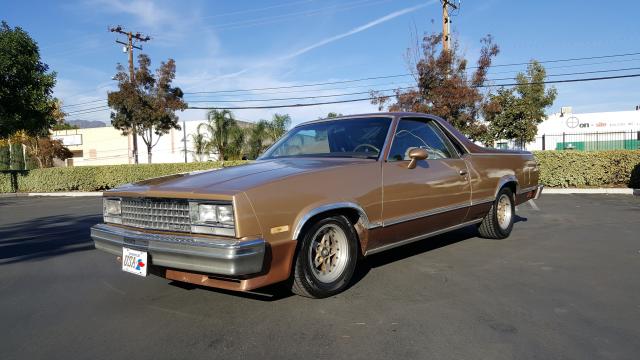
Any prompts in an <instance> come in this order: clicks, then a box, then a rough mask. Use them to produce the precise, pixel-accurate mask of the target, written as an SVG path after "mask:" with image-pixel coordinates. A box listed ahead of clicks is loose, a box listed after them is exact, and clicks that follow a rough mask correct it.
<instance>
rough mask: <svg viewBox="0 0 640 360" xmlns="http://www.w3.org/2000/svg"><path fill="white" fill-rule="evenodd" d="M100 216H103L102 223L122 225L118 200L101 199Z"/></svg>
mask: <svg viewBox="0 0 640 360" xmlns="http://www.w3.org/2000/svg"><path fill="white" fill-rule="evenodd" d="M102 214H103V216H104V222H110V223H116V224H122V217H121V215H122V207H121V206H120V199H109V198H105V199H103V200H102Z"/></svg>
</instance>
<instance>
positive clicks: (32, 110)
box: [0, 21, 56, 138]
mask: <svg viewBox="0 0 640 360" xmlns="http://www.w3.org/2000/svg"><path fill="white" fill-rule="evenodd" d="M0 49H2V51H0V138H7V137H9V136H10V135H11V134H13V133H15V132H16V131H19V130H25V131H26V132H27V133H29V134H30V135H48V130H49V129H50V128H51V127H52V126H53V124H54V123H55V119H54V118H53V117H52V116H51V113H52V108H53V106H54V101H53V99H52V95H51V94H52V91H53V87H54V85H55V83H56V73H55V72H48V71H49V66H48V65H47V64H45V63H43V62H42V61H41V60H40V51H39V49H38V45H37V44H36V42H35V41H34V40H33V39H32V38H31V37H30V36H29V34H28V33H27V32H25V31H24V30H22V28H20V27H15V28H11V27H9V25H8V24H7V23H6V22H5V21H2V23H0Z"/></svg>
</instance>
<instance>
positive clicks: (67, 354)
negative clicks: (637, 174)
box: [0, 195, 640, 359]
mask: <svg viewBox="0 0 640 360" xmlns="http://www.w3.org/2000/svg"><path fill="white" fill-rule="evenodd" d="M518 215H519V216H518V222H517V224H516V225H515V229H514V232H513V234H512V236H511V237H509V238H508V239H506V240H485V239H481V238H478V237H477V236H476V234H475V230H474V229H473V228H466V229H462V230H459V231H456V232H453V233H450V234H445V235H441V236H438V237H435V238H432V239H428V240H424V241H422V242H419V243H415V244H412V245H409V246H405V247H402V248H398V249H395V250H391V251H389V252H386V253H381V254H378V255H375V256H372V257H370V258H368V259H367V260H365V261H364V262H363V263H362V264H361V267H360V271H359V272H358V274H357V276H356V281H355V282H354V284H353V286H352V287H351V288H350V289H349V290H347V291H346V292H345V293H343V294H340V295H338V296H335V297H332V298H329V299H323V300H311V299H306V298H301V297H297V296H291V295H289V294H288V293H287V292H286V291H283V290H282V289H281V288H280V287H272V288H268V289H265V290H264V291H262V292H261V293H252V294H239V293H233V292H227V291H220V290H215V289H207V288H199V287H193V286H187V285H182V284H178V283H172V282H170V281H168V280H165V279H162V278H158V277H153V276H151V277H147V278H141V277H136V276H134V275H131V274H127V273H124V272H122V271H121V270H120V267H119V264H118V263H117V262H116V261H115V259H114V257H113V256H110V255H108V254H105V253H102V252H98V251H96V250H95V249H93V243H92V241H91V239H90V238H89V227H90V226H91V225H92V224H94V223H97V222H99V221H101V200H100V199H99V198H0V249H1V251H0V294H1V295H0V324H1V328H2V337H0V354H2V355H1V357H2V358H3V359H27V358H29V359H51V358H69V359H74V358H82V359H87V358H113V359H117V358H125V357H127V358H137V359H140V358H142V359H144V358H174V359H175V358H183V359H186V358H189V359H194V358H209V359H211V358H216V359H217V358H238V359H241V358H256V357H261V358H278V359H286V358H292V359H293V358H311V357H314V358H348V359H374V358H386V359H388V358H398V359H406V358H421V359H424V358H434V359H533V358H536V359H590V358H594V359H595V358H598V359H637V358H638V356H639V355H638V354H640V198H638V197H634V196H629V195H546V196H544V195H543V197H542V198H541V199H540V200H538V201H536V203H535V204H534V205H533V206H532V205H531V204H523V205H521V206H520V207H519V208H518Z"/></svg>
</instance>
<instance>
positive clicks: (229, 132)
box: [198, 110, 239, 161]
mask: <svg viewBox="0 0 640 360" xmlns="http://www.w3.org/2000/svg"><path fill="white" fill-rule="evenodd" d="M207 118H208V119H207V122H206V123H202V124H200V125H198V131H200V129H201V128H204V129H205V130H206V131H207V142H208V147H209V149H211V150H213V151H214V152H215V153H217V154H218V159H219V160H222V161H224V160H229V157H230V156H231V155H233V154H234V153H235V152H236V149H235V147H236V143H237V136H238V131H239V127H238V124H237V123H236V119H235V118H234V117H233V113H232V112H231V111H229V110H211V111H209V113H208V114H207Z"/></svg>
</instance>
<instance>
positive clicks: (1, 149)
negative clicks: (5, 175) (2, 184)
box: [0, 140, 11, 170]
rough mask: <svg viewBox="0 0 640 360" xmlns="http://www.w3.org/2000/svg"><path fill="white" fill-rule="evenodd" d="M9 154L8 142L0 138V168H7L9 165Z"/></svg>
mask: <svg viewBox="0 0 640 360" xmlns="http://www.w3.org/2000/svg"><path fill="white" fill-rule="evenodd" d="M9 154H10V149H9V142H8V141H6V140H0V170H9V168H10V166H11V164H10V161H11V160H10V159H11V156H10V155H9Z"/></svg>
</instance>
